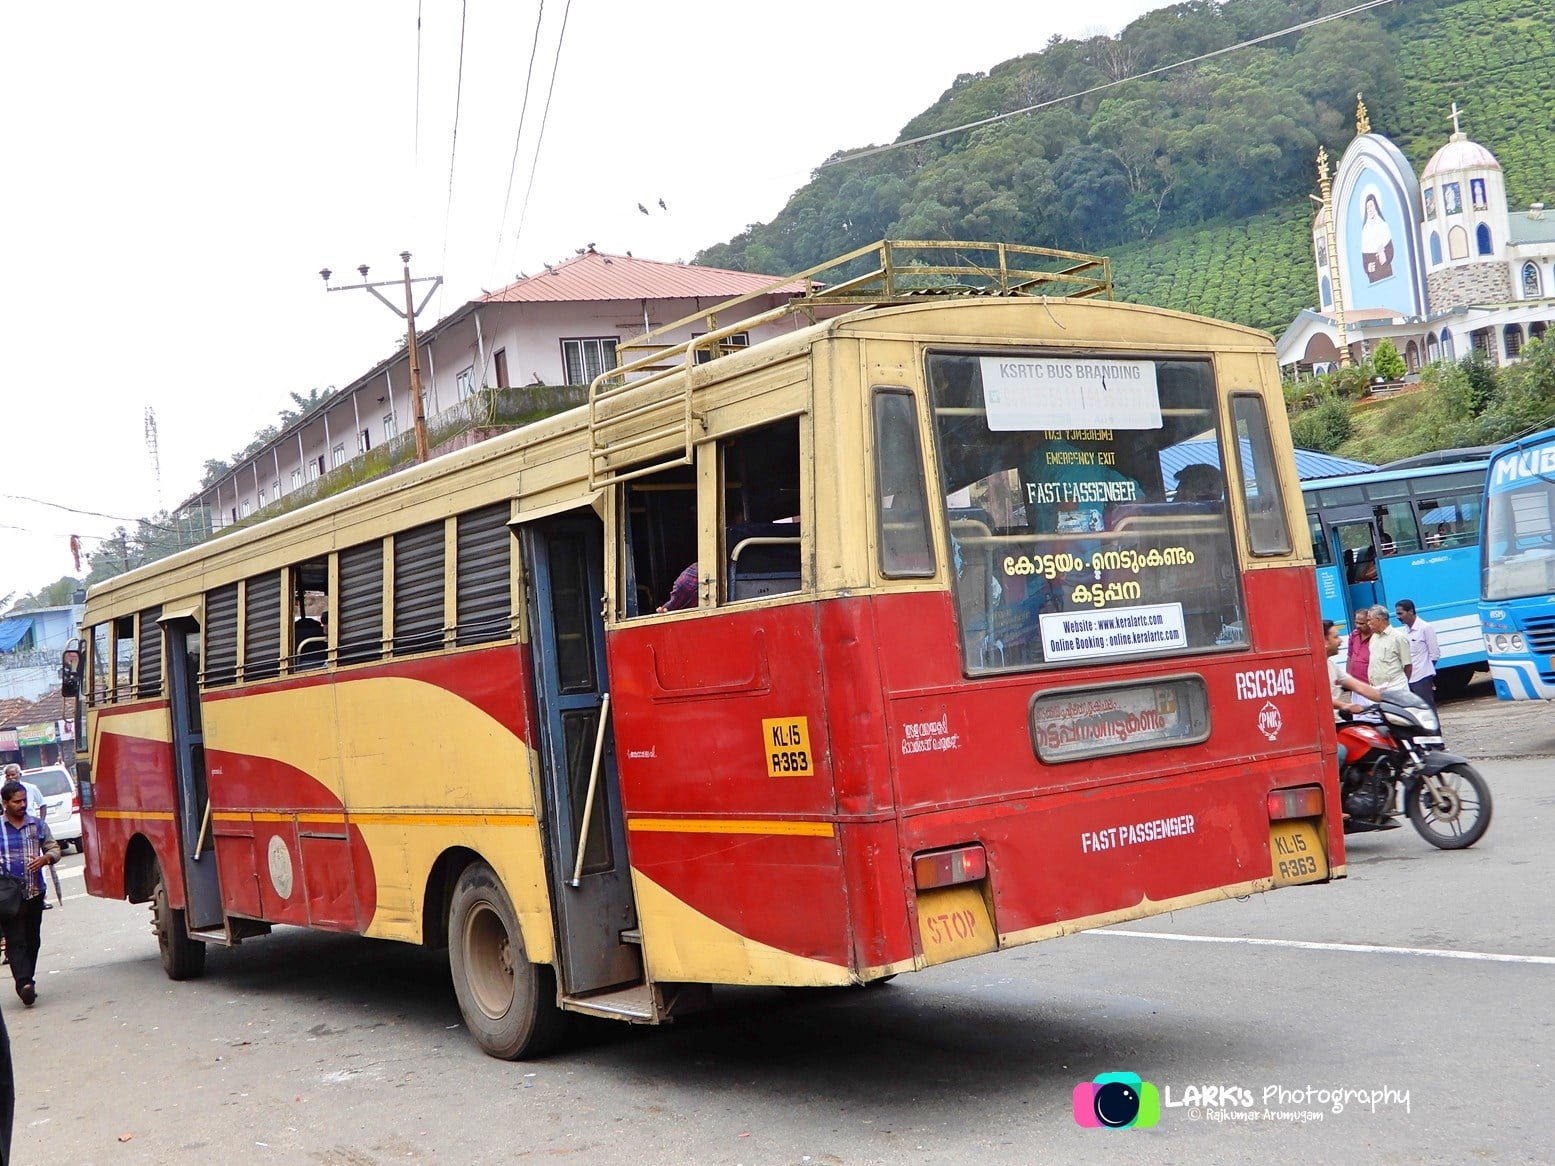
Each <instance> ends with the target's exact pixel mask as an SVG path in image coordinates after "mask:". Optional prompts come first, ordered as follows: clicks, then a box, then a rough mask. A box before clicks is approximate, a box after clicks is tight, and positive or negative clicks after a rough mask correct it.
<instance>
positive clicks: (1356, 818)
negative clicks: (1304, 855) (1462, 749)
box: [1338, 691, 1491, 850]
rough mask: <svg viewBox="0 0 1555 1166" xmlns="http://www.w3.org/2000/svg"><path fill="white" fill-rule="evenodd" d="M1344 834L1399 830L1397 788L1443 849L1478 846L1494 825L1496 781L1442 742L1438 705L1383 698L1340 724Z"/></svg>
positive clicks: (1427, 835) (1416, 821)
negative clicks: (1493, 785)
mask: <svg viewBox="0 0 1555 1166" xmlns="http://www.w3.org/2000/svg"><path fill="white" fill-rule="evenodd" d="M1338 732H1339V744H1340V745H1342V746H1343V747H1344V765H1343V767H1342V768H1341V770H1340V774H1339V794H1340V801H1341V803H1342V805H1343V807H1344V832H1345V833H1346V834H1358V833H1362V832H1364V831H1368V830H1393V829H1396V828H1397V827H1398V825H1399V822H1398V819H1397V818H1396V817H1395V816H1394V815H1395V811H1394V792H1395V790H1397V789H1400V788H1402V790H1403V809H1404V811H1405V813H1406V814H1407V815H1408V816H1409V821H1410V822H1411V823H1412V824H1413V825H1414V828H1415V829H1416V830H1417V831H1419V833H1420V836H1421V837H1422V838H1424V839H1425V840H1426V841H1427V842H1429V843H1430V844H1431V845H1432V846H1436V847H1440V848H1441V849H1442V850H1465V849H1467V848H1468V847H1470V846H1473V845H1474V844H1475V843H1476V842H1478V841H1479V840H1480V839H1481V838H1482V837H1484V834H1485V831H1486V830H1487V829H1488V828H1489V826H1490V809H1491V802H1490V787H1489V786H1488V785H1486V784H1485V779H1484V778H1483V777H1481V776H1480V775H1479V771H1478V770H1476V769H1475V768H1474V767H1473V766H1472V765H1470V764H1469V762H1468V759H1467V758H1464V757H1459V756H1458V755H1457V754H1456V753H1449V752H1447V751H1446V749H1445V748H1443V743H1442V736H1441V733H1442V726H1441V721H1440V719H1439V718H1438V717H1437V715H1436V710H1435V709H1433V708H1432V707H1431V706H1430V705H1428V704H1427V703H1426V702H1425V701H1423V700H1421V699H1420V698H1419V697H1418V696H1416V695H1415V694H1414V693H1412V692H1407V691H1405V692H1393V691H1387V692H1384V693H1383V699H1382V700H1380V701H1378V702H1377V703H1376V704H1375V705H1371V706H1369V707H1368V708H1366V709H1365V710H1364V711H1363V712H1361V713H1358V714H1355V715H1354V716H1353V717H1351V718H1350V719H1348V720H1345V721H1341V722H1340V723H1339V726H1338Z"/></svg>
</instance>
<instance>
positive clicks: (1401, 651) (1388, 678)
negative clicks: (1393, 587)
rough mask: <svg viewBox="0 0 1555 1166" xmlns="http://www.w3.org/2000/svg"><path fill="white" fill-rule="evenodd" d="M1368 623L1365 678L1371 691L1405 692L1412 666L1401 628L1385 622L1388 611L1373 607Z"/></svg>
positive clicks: (1406, 640) (1406, 641) (1379, 605)
mask: <svg viewBox="0 0 1555 1166" xmlns="http://www.w3.org/2000/svg"><path fill="white" fill-rule="evenodd" d="M1367 617H1368V618H1369V619H1370V621H1371V641H1370V644H1369V645H1368V646H1369V648H1370V652H1369V655H1370V660H1369V662H1368V664H1367V668H1366V679H1367V680H1369V681H1370V682H1371V686H1372V687H1373V688H1380V689H1382V690H1384V691H1387V690H1388V689H1394V690H1398V689H1404V688H1408V687H1409V672H1410V669H1411V668H1412V667H1413V665H1412V664H1411V663H1410V659H1409V637H1408V636H1406V635H1405V634H1404V630H1403V629H1402V628H1396V627H1394V626H1393V625H1392V624H1391V623H1389V622H1388V609H1387V608H1385V607H1383V606H1382V604H1380V603H1379V604H1376V605H1375V606H1374V607H1372V608H1371V609H1370V610H1369V611H1368V612H1367Z"/></svg>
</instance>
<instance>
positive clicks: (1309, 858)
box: [1269, 819, 1328, 887]
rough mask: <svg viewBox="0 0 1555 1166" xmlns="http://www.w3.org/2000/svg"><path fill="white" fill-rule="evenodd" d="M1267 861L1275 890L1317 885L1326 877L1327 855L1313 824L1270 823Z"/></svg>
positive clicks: (1316, 827) (1299, 821)
mask: <svg viewBox="0 0 1555 1166" xmlns="http://www.w3.org/2000/svg"><path fill="white" fill-rule="evenodd" d="M1269 858H1270V859H1271V860H1272V862H1273V865H1274V885H1275V886H1277V887H1292V886H1295V885H1297V884H1298V883H1316V882H1321V881H1322V880H1323V879H1326V878H1327V877H1328V855H1327V853H1325V852H1324V850H1323V839H1322V836H1321V835H1320V834H1319V833H1318V823H1317V822H1315V821H1307V820H1302V819H1295V820H1292V821H1289V822H1271V823H1269Z"/></svg>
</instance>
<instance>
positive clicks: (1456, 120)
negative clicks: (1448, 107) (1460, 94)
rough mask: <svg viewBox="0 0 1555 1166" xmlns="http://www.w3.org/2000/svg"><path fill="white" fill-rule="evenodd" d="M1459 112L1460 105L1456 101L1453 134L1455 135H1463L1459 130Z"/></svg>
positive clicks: (1454, 103)
mask: <svg viewBox="0 0 1555 1166" xmlns="http://www.w3.org/2000/svg"><path fill="white" fill-rule="evenodd" d="M1458 112H1459V111H1458V103H1457V102H1456V101H1454V102H1453V103H1452V132H1453V133H1454V134H1461V133H1462V132H1463V131H1462V130H1460V129H1459V128H1458Z"/></svg>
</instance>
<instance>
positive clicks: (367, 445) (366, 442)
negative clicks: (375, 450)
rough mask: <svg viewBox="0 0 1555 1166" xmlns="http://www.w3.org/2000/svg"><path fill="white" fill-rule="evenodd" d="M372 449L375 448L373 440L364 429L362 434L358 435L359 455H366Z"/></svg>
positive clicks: (357, 446)
mask: <svg viewBox="0 0 1555 1166" xmlns="http://www.w3.org/2000/svg"><path fill="white" fill-rule="evenodd" d="M372 447H373V439H372V438H371V437H370V436H369V435H368V432H367V430H365V429H364V430H362V432H360V433H358V434H357V435H356V452H357V453H366V452H367V451H368V450H370V449H372Z"/></svg>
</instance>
